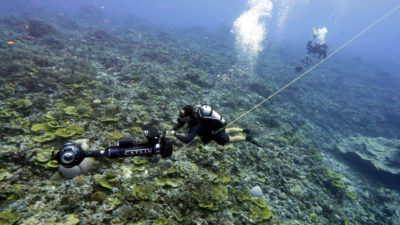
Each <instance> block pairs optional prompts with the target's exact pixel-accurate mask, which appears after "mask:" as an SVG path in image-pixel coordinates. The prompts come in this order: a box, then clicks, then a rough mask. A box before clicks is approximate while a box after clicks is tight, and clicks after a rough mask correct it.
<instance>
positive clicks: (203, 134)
mask: <svg viewBox="0 0 400 225" xmlns="http://www.w3.org/2000/svg"><path fill="white" fill-rule="evenodd" d="M177 122H178V124H176V125H175V126H174V128H173V130H175V131H176V130H179V129H180V128H182V127H183V126H184V125H185V123H186V122H185V121H184V120H182V119H181V118H180V117H179V118H178V119H177ZM188 128H189V132H188V134H187V136H182V135H178V134H175V137H176V138H178V140H180V141H182V142H183V143H189V142H191V141H192V140H193V139H194V137H196V135H199V137H200V139H201V141H202V142H203V144H207V143H208V142H210V141H212V140H214V141H215V142H217V143H218V144H220V145H224V144H226V143H227V142H228V141H229V136H228V135H227V134H226V133H225V130H221V131H219V132H217V133H215V134H213V131H212V129H210V128H208V127H206V126H205V125H204V123H202V121H201V119H199V118H197V117H191V119H190V121H189V122H188Z"/></svg>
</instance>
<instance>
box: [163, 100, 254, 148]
mask: <svg viewBox="0 0 400 225" xmlns="http://www.w3.org/2000/svg"><path fill="white" fill-rule="evenodd" d="M177 122H178V123H177V124H176V125H175V126H174V127H173V128H172V130H171V131H169V134H171V135H174V136H175V137H176V138H177V139H178V140H180V141H181V142H183V143H189V142H191V141H192V140H193V139H194V138H195V137H196V135H198V136H199V137H200V140H201V141H202V143H203V144H207V143H209V142H210V141H215V142H217V144H220V145H225V144H226V143H228V142H229V141H231V142H237V141H248V142H250V143H252V144H254V145H256V146H258V147H261V145H260V144H259V143H258V142H256V141H255V140H254V139H253V137H252V136H251V135H249V132H250V131H249V130H248V129H242V128H238V127H232V128H226V129H225V128H224V127H225V126H226V121H225V119H224V118H222V117H221V116H220V115H219V114H218V113H217V112H216V111H214V110H213V109H212V108H211V107H210V106H209V105H196V106H195V107H193V106H192V105H186V106H185V107H183V108H182V109H181V110H180V112H179V117H178V119H177ZM186 123H187V124H188V128H189V131H188V134H187V135H186V136H182V135H178V134H177V133H176V131H177V130H179V129H180V128H182V127H183V126H184V125H185V124H186ZM228 134H236V135H234V136H232V137H230V136H229V135H228Z"/></svg>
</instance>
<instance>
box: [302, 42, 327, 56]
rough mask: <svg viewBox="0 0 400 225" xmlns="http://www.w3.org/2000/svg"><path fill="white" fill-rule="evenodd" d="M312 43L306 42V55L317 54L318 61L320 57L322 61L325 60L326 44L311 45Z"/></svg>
mask: <svg viewBox="0 0 400 225" xmlns="http://www.w3.org/2000/svg"><path fill="white" fill-rule="evenodd" d="M312 43H313V40H309V41H308V42H307V47H306V48H307V55H309V54H310V53H313V54H319V56H318V58H319V59H320V58H321V57H322V58H323V59H325V58H326V49H327V48H328V45H327V44H325V43H324V44H317V43H316V44H315V45H313V44H312Z"/></svg>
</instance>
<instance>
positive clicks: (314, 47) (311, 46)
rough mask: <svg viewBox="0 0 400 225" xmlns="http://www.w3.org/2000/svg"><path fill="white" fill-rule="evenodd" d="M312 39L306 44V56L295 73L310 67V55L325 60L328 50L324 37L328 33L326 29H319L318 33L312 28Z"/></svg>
mask: <svg viewBox="0 0 400 225" xmlns="http://www.w3.org/2000/svg"><path fill="white" fill-rule="evenodd" d="M313 32H314V35H313V38H311V39H310V40H309V41H308V42H307V46H306V49H307V55H306V56H305V57H304V59H302V60H301V65H299V66H297V67H296V72H300V71H302V70H303V68H305V67H308V66H309V65H311V59H310V54H314V55H318V59H321V57H322V58H323V59H325V58H326V51H327V49H328V45H327V44H326V41H325V37H326V33H328V29H326V27H323V28H319V29H318V31H317V30H316V29H315V28H314V27H313Z"/></svg>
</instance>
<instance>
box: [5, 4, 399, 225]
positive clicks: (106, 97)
mask: <svg viewBox="0 0 400 225" xmlns="http://www.w3.org/2000/svg"><path fill="white" fill-rule="evenodd" d="M0 17H1V18H0V28H1V30H2V32H1V33H0V40H1V41H2V42H1V44H0V57H1V59H2V60H0V74H1V76H0V96H1V98H0V99H1V100H0V132H1V134H2V135H1V139H0V142H1V145H0V168H1V169H0V224H366V225H370V224H399V221H400V219H399V211H398V208H399V204H398V202H399V199H400V195H399V193H398V191H396V190H395V189H389V188H388V187H387V186H385V184H381V183H375V182H372V181H371V180H369V179H367V177H364V176H360V174H361V173H358V172H356V171H353V170H352V169H349V167H347V165H346V164H344V163H342V162H341V161H339V160H336V159H334V157H332V156H331V152H332V149H342V150H343V151H344V152H347V151H349V149H353V150H357V148H358V147H360V142H363V143H364V142H365V144H364V146H366V149H365V148H361V147H360V149H358V150H363V151H364V153H365V154H364V155H370V154H371V153H373V152H374V151H372V150H374V149H375V150H377V149H376V148H372V146H375V147H377V145H376V143H377V142H379V143H381V141H382V140H383V139H380V138H379V139H373V138H366V137H363V138H348V136H349V134H352V133H357V132H359V133H360V134H362V135H364V136H368V135H370V136H373V135H375V134H387V136H388V138H392V139H398V138H399V136H398V133H400V132H398V131H399V128H398V127H396V126H391V127H389V128H388V126H386V125H387V124H388V123H391V122H393V121H395V122H396V121H398V118H397V117H398V116H396V110H398V108H395V109H393V110H392V111H387V112H385V113H382V112H380V111H379V109H378V108H379V107H375V106H380V105H379V104H378V103H379V97H383V98H389V97H387V96H384V92H383V91H377V93H378V94H377V95H379V96H378V97H376V96H371V98H370V99H369V100H370V101H368V102H367V101H366V100H361V99H360V98H358V97H357V93H355V92H354V90H353V89H352V88H351V87H352V85H354V83H357V82H358V80H357V82H356V81H354V80H353V79H361V78H354V77H352V76H343V75H337V76H336V73H338V74H342V73H346V72H348V71H357V73H360V74H363V75H365V76H369V77H370V78H371V79H372V78H374V76H376V74H373V72H371V71H376V70H374V69H371V68H369V66H368V65H367V64H365V63H357V65H358V64H359V65H358V67H359V68H357V70H355V69H354V67H351V68H346V65H349V62H343V63H340V65H343V66H341V67H337V66H330V67H328V68H326V69H319V70H317V71H318V74H319V75H320V77H318V76H317V77H316V78H314V79H305V80H303V83H299V84H298V85H297V86H293V87H291V88H290V89H288V90H285V92H282V93H281V94H280V95H277V96H276V97H275V99H274V101H271V102H268V103H266V104H264V105H263V106H262V107H260V108H259V110H255V111H253V112H252V113H250V114H249V115H248V116H247V117H246V118H245V119H243V120H240V121H238V122H237V124H235V125H237V126H240V127H245V128H250V129H251V132H252V133H253V134H254V137H255V138H256V140H257V141H258V142H259V143H260V144H261V145H262V147H258V146H256V145H253V144H251V143H249V142H245V143H229V144H227V145H225V146H218V145H216V144H215V143H210V144H208V145H205V146H203V145H201V144H200V142H199V141H198V140H197V139H196V140H195V141H194V142H193V143H191V144H190V145H188V146H183V145H182V144H181V143H179V142H178V141H176V140H172V141H173V143H174V145H175V150H174V153H173V155H172V156H171V157H170V158H168V159H161V158H160V157H158V156H156V157H152V158H124V159H115V160H106V159H101V160H99V161H96V162H93V161H89V162H85V164H83V165H81V166H78V167H75V168H71V170H64V169H65V168H64V169H63V168H62V167H60V169H57V167H58V165H57V162H56V161H54V160H53V158H52V154H53V153H54V152H55V151H56V150H57V149H58V148H60V147H61V146H62V144H63V143H65V142H67V141H71V140H77V139H80V138H85V141H81V142H80V144H81V145H82V146H85V148H89V149H102V148H104V147H105V146H109V145H114V144H115V143H116V141H117V140H118V139H121V138H124V137H131V138H133V139H134V141H135V142H137V143H140V142H143V141H145V137H144V136H143V135H142V132H143V130H144V129H147V128H148V127H155V128H157V129H158V130H161V131H164V130H168V129H171V128H172V126H173V123H175V120H176V117H177V115H178V111H179V109H180V107H182V106H184V105H186V104H194V103H209V104H211V105H212V106H213V107H214V108H215V109H217V111H218V112H219V113H220V114H221V115H223V116H224V118H225V119H226V120H227V121H232V120H233V119H235V118H237V116H238V115H240V114H241V113H243V112H246V111H247V110H249V109H250V108H252V107H253V106H254V105H255V104H257V103H259V102H260V100H261V99H262V98H264V97H267V96H268V95H269V94H271V93H272V92H273V91H274V90H278V89H279V88H280V87H281V85H282V84H283V83H285V82H286V80H288V79H291V76H292V75H293V74H292V69H293V68H289V67H288V61H289V63H290V61H291V60H293V59H294V58H296V57H295V56H293V55H291V54H293V53H290V52H289V53H288V52H285V51H284V50H282V49H280V50H279V51H271V52H269V53H264V54H262V55H260V60H259V61H260V63H259V64H258V66H257V68H256V71H257V74H258V75H257V76H253V75H252V74H250V72H249V71H248V70H247V69H245V68H241V67H239V66H236V65H234V64H235V49H234V48H233V47H232V46H231V45H230V44H229V43H231V42H232V41H233V40H231V39H229V37H225V36H222V35H220V34H212V33H209V32H208V31H206V30H204V29H201V28H197V27H193V28H187V29H169V28H164V27H155V26H152V25H148V24H146V23H144V22H143V21H139V20H134V21H137V24H129V27H128V28H127V27H126V26H121V27H113V28H110V27H107V26H100V25H99V24H103V23H104V17H103V15H102V13H101V11H99V10H97V9H96V8H93V7H91V6H85V7H82V8H81V10H80V13H79V16H78V19H77V20H76V19H72V18H69V17H68V16H58V17H57V18H55V19H54V20H48V19H44V18H30V17H24V16H11V17H10V16H8V17H6V16H0ZM99 20H100V21H101V22H99ZM88 21H90V23H88ZM78 24H79V25H78ZM25 25H27V26H25ZM205 37H207V38H205ZM6 40H13V41H14V42H15V44H14V45H12V46H7V45H4V43H5V42H4V41H6ZM285 74H287V76H285ZM379 74H382V72H380V73H379ZM338 84H342V85H341V87H343V88H342V89H343V90H348V91H349V96H350V97H348V98H349V99H350V100H349V101H351V102H346V101H345V99H342V98H340V97H337V98H336V99H334V98H333V96H341V95H340V93H338V91H343V90H337V85H338ZM357 84H359V85H361V86H362V87H367V84H366V82H361V83H357ZM368 84H369V83H368ZM311 87H312V88H311ZM371 88H375V90H382V89H381V87H369V89H371ZM359 89H362V91H368V90H369V89H368V88H359ZM388 91H389V92H391V91H392V90H388ZM391 94H392V96H396V95H394V94H393V93H391ZM333 99H334V100H335V101H334V100H333ZM275 100H276V101H275ZM363 104H364V105H363ZM361 106H362V107H361ZM396 107H398V105H397V106H396ZM382 115H383V116H382ZM366 118H372V119H371V120H368V123H367V122H366ZM379 124H385V125H384V126H379ZM352 141H355V142H352ZM391 143H392V142H391ZM393 143H397V142H396V141H393ZM336 144H337V145H336ZM349 146H351V147H349ZM383 146H386V145H383V144H382V146H380V145H379V146H378V147H380V150H382V148H384V147H383ZM355 147H357V148H355ZM392 147H393V148H392V149H393V151H392V152H393V155H392V159H391V160H387V161H385V162H383V161H384V160H383V159H385V158H384V157H383V155H381V156H382V157H375V158H374V159H372V158H373V157H369V158H367V160H368V161H375V162H376V161H380V163H378V164H374V163H373V164H374V165H375V167H376V168H378V169H387V168H389V170H388V171H391V172H393V173H397V168H396V166H397V165H396V164H395V159H397V158H398V154H397V155H396V148H397V147H398V146H397V145H392ZM385 149H386V148H385ZM378 150H379V149H378ZM397 150H398V149H397ZM374 154H375V153H374ZM386 156H387V155H386ZM360 157H361V156H360ZM396 157H397V158H396ZM361 158H363V157H361ZM364 159H365V157H364ZM389 162H390V163H391V166H392V167H389V166H388V165H385V166H380V165H382V163H389ZM86 163H87V164H86ZM84 166H87V167H84ZM88 167H90V168H92V169H91V170H89V168H88ZM393 168H395V169H394V170H393ZM61 175H62V176H61ZM65 177H67V178H69V179H65ZM257 187H258V188H257Z"/></svg>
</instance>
